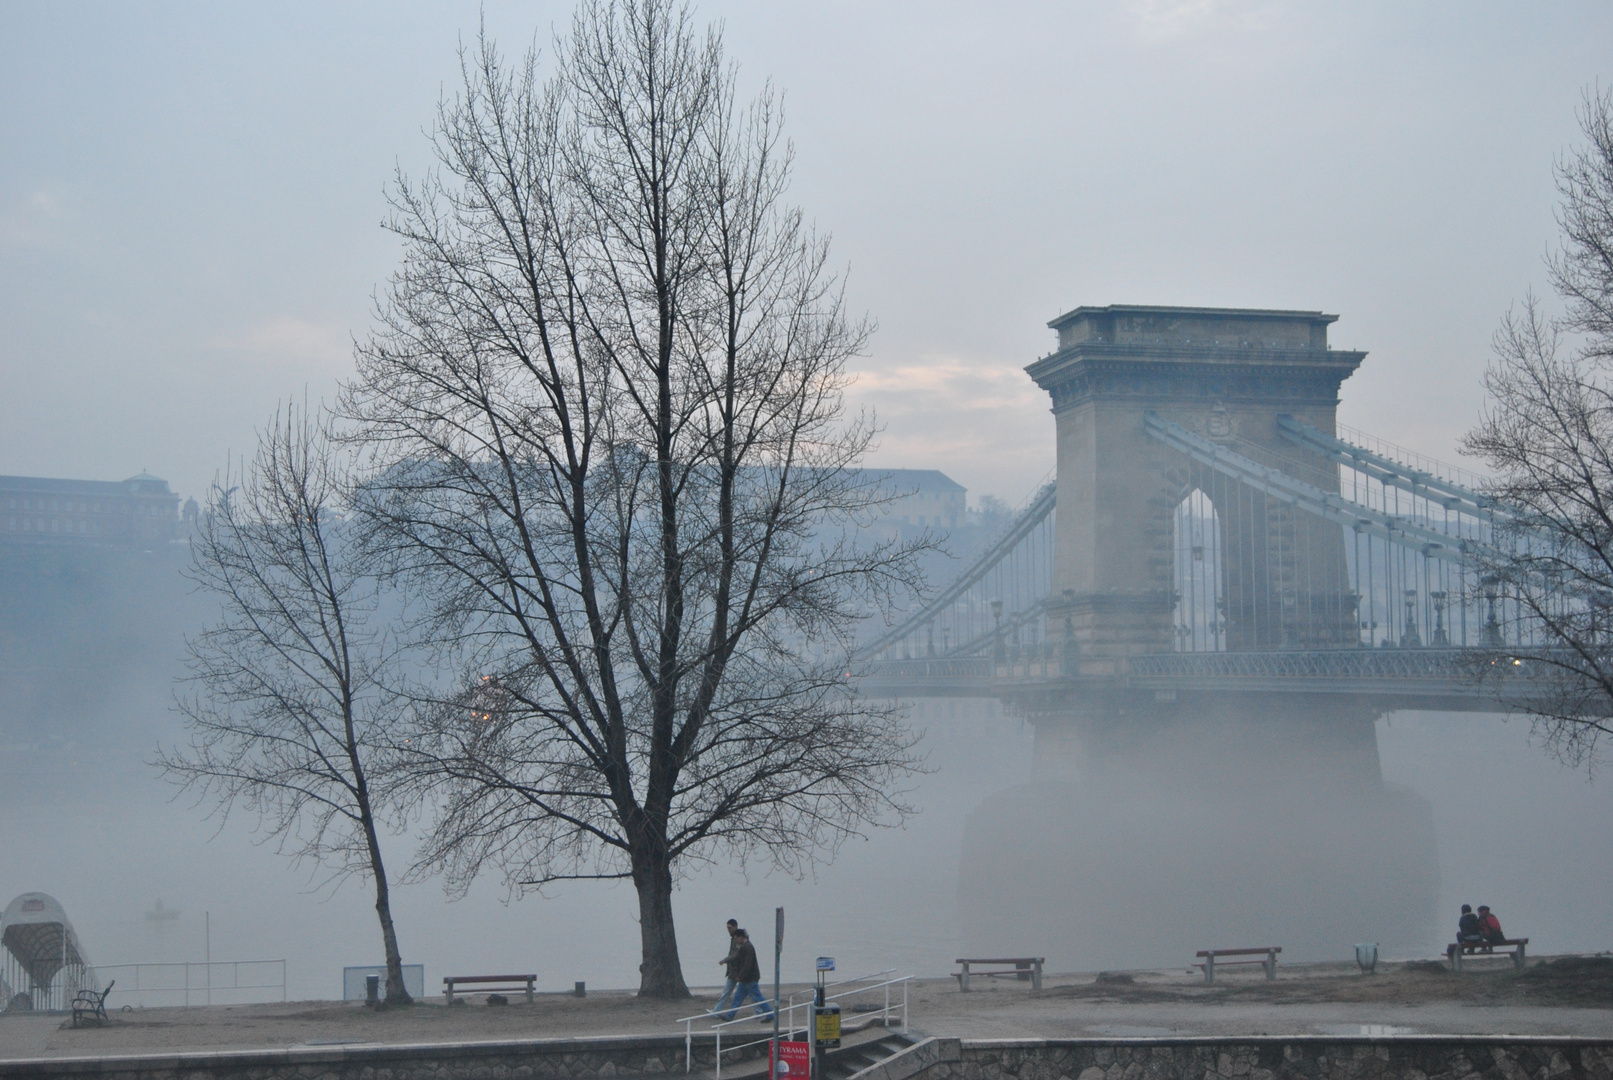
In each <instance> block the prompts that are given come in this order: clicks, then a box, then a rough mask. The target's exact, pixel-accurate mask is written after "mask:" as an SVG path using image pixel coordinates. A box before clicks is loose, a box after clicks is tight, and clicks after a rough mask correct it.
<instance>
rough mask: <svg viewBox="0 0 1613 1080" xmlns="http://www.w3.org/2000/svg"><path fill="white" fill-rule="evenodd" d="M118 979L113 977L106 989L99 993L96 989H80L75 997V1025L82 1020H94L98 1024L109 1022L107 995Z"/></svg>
mask: <svg viewBox="0 0 1613 1080" xmlns="http://www.w3.org/2000/svg"><path fill="white" fill-rule="evenodd" d="M117 983H118V981H117V980H116V979H113V980H112V981H111V982H109V983H107V984H106V989H105V990H102V991H100V992H99V993H97V992H96V991H94V990H80V991H79V992H78V996H77V997H75V998H73V1026H74V1027H78V1023H79V1021H80V1020H94V1021H95V1022H96V1023H97V1024H105V1023H107V1022H108V1021H107V1015H106V996H107V995H108V994H110V993H111V992H112V988H113V987H114V986H116V985H117Z"/></svg>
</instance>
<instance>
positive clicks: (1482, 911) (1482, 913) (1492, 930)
mask: <svg viewBox="0 0 1613 1080" xmlns="http://www.w3.org/2000/svg"><path fill="white" fill-rule="evenodd" d="M1479 933H1481V934H1483V935H1484V940H1485V942H1486V943H1487V944H1490V945H1501V944H1503V943H1505V942H1506V940H1507V936H1506V935H1505V934H1503V933H1502V932H1501V920H1500V919H1498V918H1496V917H1495V912H1493V911H1491V910H1490V905H1488V904H1480V905H1479Z"/></svg>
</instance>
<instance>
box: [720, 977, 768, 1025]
mask: <svg viewBox="0 0 1613 1080" xmlns="http://www.w3.org/2000/svg"><path fill="white" fill-rule="evenodd" d="M752 1000H754V1001H755V1002H756V1015H757V1016H772V1015H773V1006H771V1005H769V1004H768V1003H767V998H765V997H763V996H762V986H761V984H760V983H753V982H751V983H740V984H739V990H738V992H737V993H735V994H734V1007H733V1008H732V1009H730V1010H728V1015H726V1016H724V1017H723V1019H724V1020H732V1019H733V1018H734V1017H735V1016H738V1015H739V1010H740V1009H743V1008H744V1007H745V1003H746V1002H747V1001H752Z"/></svg>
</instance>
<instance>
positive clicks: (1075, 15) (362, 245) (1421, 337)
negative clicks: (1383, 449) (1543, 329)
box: [0, 0, 1613, 500]
mask: <svg viewBox="0 0 1613 1080" xmlns="http://www.w3.org/2000/svg"><path fill="white" fill-rule="evenodd" d="M570 6H571V5H570V4H569V3H531V4H507V3H489V4H487V5H486V20H487V25H488V28H489V30H490V31H491V32H492V33H493V34H494V35H495V36H496V37H497V38H498V39H499V40H500V42H501V43H502V44H503V45H504V47H505V48H506V50H508V51H510V52H517V51H519V50H520V49H521V48H522V47H524V46H525V45H526V44H527V43H528V42H529V41H531V40H532V37H533V35H534V34H536V35H537V36H538V38H539V39H540V40H541V41H542V42H544V43H547V41H548V40H549V38H550V33H551V28H552V27H554V26H556V25H560V26H564V25H565V22H566V20H567V19H568V18H569V12H570ZM479 7H480V5H478V4H475V3H459V4H448V3H433V4H416V5H407V4H385V5H383V4H376V3H370V4H360V3H352V4H343V5H321V4H279V5H273V6H267V5H265V6H259V7H253V6H247V5H203V4H171V3H167V4H132V5H131V4H57V3H50V4H46V3H22V2H15V0H13V2H11V3H8V4H6V5H4V6H0V290H3V293H4V296H5V301H4V303H3V304H0V472H3V473H22V474H33V475H40V474H43V475H53V476H72V477H85V478H98V479H119V478H122V477H125V476H128V475H130V474H132V473H134V472H136V471H138V470H140V469H142V468H146V469H149V470H151V471H152V472H154V473H156V474H158V475H160V476H164V477H166V478H168V479H169V480H170V481H172V482H173V484H174V486H175V488H176V490H179V491H181V492H182V493H186V494H201V493H202V490H203V488H204V487H205V485H206V483H207V482H208V481H209V479H210V478H211V477H212V476H213V474H214V472H215V470H217V469H218V468H219V467H220V465H221V464H222V463H223V461H224V457H225V455H226V453H227V452H230V451H234V452H236V453H240V452H242V451H243V450H246V449H249V448H250V446H251V444H252V441H253V437H252V430H253V427H254V425H256V424H259V423H261V422H263V421H264V419H265V418H267V417H268V416H269V415H270V413H271V412H272V410H273V408H274V403H275V400H276V399H277V398H279V397H283V396H286V395H298V396H300V395H301V394H302V393H303V390H304V388H305V387H306V388H307V391H308V392H309V393H310V394H311V395H312V396H314V397H316V398H317V397H320V396H323V395H326V394H328V393H329V391H330V390H331V388H332V387H333V385H334V381H335V380H336V379H338V378H340V377H341V376H343V375H344V374H346V373H347V371H348V370H349V367H350V363H351V359H350V356H351V340H352V337H353V336H354V335H362V334H363V333H364V330H365V327H366V326H367V324H368V319H369V312H370V298H371V295H372V292H373V291H374V290H376V289H377V288H378V287H380V286H381V285H382V284H383V283H384V281H385V278H386V275H387V274H388V272H389V271H390V270H391V269H392V267H393V266H394V264H395V260H396V257H397V248H396V245H395V244H393V243H392V242H391V241H390V240H389V239H388V237H387V236H386V234H384V233H383V232H382V231H381V230H380V229H379V228H378V227H377V226H378V223H379V221H380V219H381V218H382V216H383V214H384V212H385V207H384V201H383V191H384V188H385V185H386V183H387V181H388V176H389V173H390V171H391V169H392V167H393V165H394V163H401V164H402V165H403V166H404V167H405V168H406V169H409V170H411V171H418V170H419V168H420V167H421V166H422V165H423V164H424V162H425V150H426V141H425V138H424V136H423V135H422V128H424V127H426V126H427V125H429V123H430V120H431V114H432V109H433V106H434V104H435V102H436V100H437V97H438V94H439V92H440V90H441V88H442V87H443V86H444V84H445V83H446V84H448V86H449V88H450V89H451V88H452V84H453V80H454V78H455V70H456V69H455V63H456V61H455V46H456V40H457V37H458V36H459V35H461V34H463V35H467V36H469V35H473V34H474V33H475V29H476V24H477V19H478V11H479ZM699 14H700V15H701V16H702V17H706V18H717V19H721V20H724V21H725V23H726V36H727V43H728V49H729V54H730V56H731V57H732V58H734V59H736V60H738V61H739V62H740V63H741V64H742V66H743V68H742V69H743V74H744V76H745V77H746V78H747V79H749V80H752V81H753V82H759V81H760V80H761V79H763V78H766V77H771V78H772V79H773V80H774V82H775V83H776V84H777V85H778V86H780V87H781V88H783V89H784V90H785V91H786V95H787V96H786V104H787V107H788V125H787V128H788V131H789V133H790V134H791V136H792V137H793V138H794V140H795V144H796V148H797V151H798V155H799V157H798V168H797V174H796V176H797V178H796V184H795V187H794V190H793V195H794V198H795V199H796V200H797V201H798V202H799V203H800V204H801V205H803V206H804V207H805V208H806V209H807V211H808V214H809V216H810V217H812V218H813V219H814V220H815V221H816V222H817V223H818V225H819V226H820V227H821V228H823V229H825V230H828V231H830V232H832V233H833V235H834V238H835V247H834V251H835V257H836V259H837V261H839V262H840V263H842V264H843V265H845V266H848V267H849V269H850V275H851V277H850V282H851V290H850V295H851V299H852V302H853V306H854V307H855V308H857V309H862V310H866V311H868V312H869V313H871V314H872V315H873V316H874V317H875V318H876V319H877V320H878V321H879V324H880V330H879V333H878V334H877V335H876V336H875V338H874V341H873V345H872V349H871V353H870V355H869V356H868V357H867V358H866V359H864V360H862V361H861V362H860V364H859V368H860V376H859V381H858V384H857V387H856V390H855V395H854V396H855V401H856V403H857V404H860V405H869V406H872V407H874V408H876V409H877V410H878V412H879V414H880V416H881V417H882V418H883V420H884V422H885V424H886V434H885V436H884V438H883V441H882V444H881V446H880V449H879V451H878V454H877V456H876V458H875V459H874V460H875V463H876V464H881V465H886V466H891V467H920V468H941V469H944V470H945V471H947V472H948V473H949V474H951V475H952V476H954V477H955V478H956V479H958V480H959V481H960V482H962V483H963V484H965V485H967V486H968V487H969V489H970V491H971V495H972V497H973V496H978V495H980V494H984V493H996V494H1000V495H1003V496H1005V497H1008V498H1009V499H1010V500H1017V499H1019V498H1021V497H1023V496H1024V495H1025V494H1027V493H1028V492H1029V491H1030V490H1031V488H1032V487H1033V485H1034V484H1035V483H1036V481H1037V480H1038V479H1040V478H1041V477H1042V476H1043V475H1044V474H1045V473H1046V472H1047V471H1048V470H1050V469H1051V467H1052V464H1053V444H1052V422H1051V418H1050V417H1049V416H1048V414H1047V406H1046V401H1045V398H1044V396H1043V395H1042V394H1041V392H1040V391H1038V390H1037V389H1036V388H1035V387H1034V386H1032V385H1031V383H1030V381H1029V380H1028V379H1027V378H1026V377H1025V376H1024V375H1023V373H1022V371H1021V368H1022V367H1023V366H1024V365H1025V364H1026V363H1029V362H1030V361H1031V360H1034V359H1035V358H1036V357H1037V356H1040V355H1042V354H1045V353H1046V352H1048V351H1050V349H1051V346H1052V341H1053V338H1052V334H1051V332H1050V331H1048V330H1047V329H1046V328H1045V326H1044V325H1043V324H1044V323H1045V322H1046V321H1047V320H1048V319H1049V318H1051V317H1053V316H1054V315H1057V314H1058V313H1060V312H1062V311H1064V310H1067V309H1069V308H1071V307H1074V306H1076V305H1078V304H1106V303H1144V304H1200V305H1224V306H1243V307H1294V308H1321V309H1324V310H1327V311H1330V312H1336V313H1339V314H1340V315H1341V316H1342V318H1341V320H1340V321H1339V323H1337V324H1336V325H1335V327H1334V328H1333V335H1332V340H1333V342H1334V344H1335V345H1338V346H1343V347H1350V348H1359V349H1365V350H1368V352H1369V353H1370V355H1369V357H1368V359H1367V361H1366V364H1365V365H1364V366H1363V367H1362V369H1361V371H1360V373H1359V374H1357V375H1356V376H1354V377H1353V378H1351V379H1350V380H1349V381H1348V382H1347V383H1346V384H1345V386H1344V404H1343V407H1342V408H1341V410H1340V417H1341V419H1342V420H1343V421H1344V422H1345V423H1349V424H1352V425H1355V426H1358V427H1361V428H1364V429H1366V430H1368V431H1371V432H1372V433H1374V434H1376V435H1379V436H1381V437H1384V438H1388V439H1391V440H1394V441H1397V442H1400V443H1403V444H1406V445H1409V446H1411V447H1414V448H1416V449H1419V450H1422V451H1424V452H1427V453H1431V454H1433V455H1435V456H1438V457H1443V458H1446V459H1450V458H1451V457H1453V456H1454V449H1453V443H1454V440H1455V438H1456V437H1457V436H1458V435H1459V434H1460V433H1461V431H1463V430H1464V429H1465V428H1467V427H1468V426H1469V425H1470V424H1471V423H1472V422H1473V420H1474V418H1475V416H1476V413H1477V410H1478V408H1479V406H1480V403H1481V390H1480V388H1479V386H1478V375H1479V373H1480V372H1481V371H1482V368H1483V365H1484V361H1485V357H1486V353H1487V348H1488V340H1489V336H1490V333H1491V331H1492V330H1493V329H1494V327H1495V325H1496V322H1497V320H1498V319H1499V317H1500V316H1501V314H1502V313H1503V312H1504V311H1505V310H1506V308H1507V306H1508V305H1509V303H1511V302H1513V301H1514V300H1515V299H1516V298H1518V297H1519V296H1521V295H1522V294H1523V293H1524V291H1525V290H1526V289H1529V288H1531V287H1534V288H1535V289H1537V290H1539V291H1542V292H1544V291H1546V290H1545V289H1544V274H1543V271H1542V265H1541V257H1542V255H1543V254H1544V253H1545V252H1546V250H1547V249H1548V247H1549V246H1550V245H1551V244H1552V243H1553V242H1554V240H1555V226H1554V224H1553V220H1552V207H1553V202H1554V193H1553V188H1552V181H1551V162H1552V159H1553V157H1554V155H1556V154H1558V153H1560V152H1561V151H1562V150H1563V149H1564V148H1566V147H1567V146H1569V145H1571V144H1572V143H1573V141H1574V139H1575V137H1576V128H1575V124H1574V118H1573V110H1574V108H1575V105H1576V104H1577V102H1578V100H1579V95H1580V93H1581V90H1582V88H1583V87H1585V86H1587V85H1590V84H1594V83H1596V82H1597V81H1598V80H1601V82H1602V83H1603V84H1604V85H1605V84H1607V83H1608V82H1609V81H1613V62H1610V60H1609V56H1610V53H1609V49H1608V46H1609V44H1610V43H1613V8H1609V7H1608V6H1607V5H1605V4H1592V3H1561V4H1553V5H1522V4H1490V3H1484V4H1480V3H1465V4H1454V3H1448V4H1428V5H1418V6H1411V5H1404V4H1392V3H1355V4H1350V5H1329V6H1323V5H1279V4H1275V3H1230V2H1217V0H1176V2H1171V0H1154V2H1148V0H1138V2H1133V3H1129V4H1127V3H1114V4H1068V3H1059V4H1054V3H1049V4H1041V5H1036V4H1017V5H1003V4H991V5H984V4H982V5H962V4H934V3H925V4H919V3H911V4H903V3H885V4H877V5H871V4H860V3H836V2H823V0H819V2H815V3H771V4H767V5H761V4H741V3H736V2H732V0H729V2H708V3H704V4H701V5H700V7H699Z"/></svg>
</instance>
